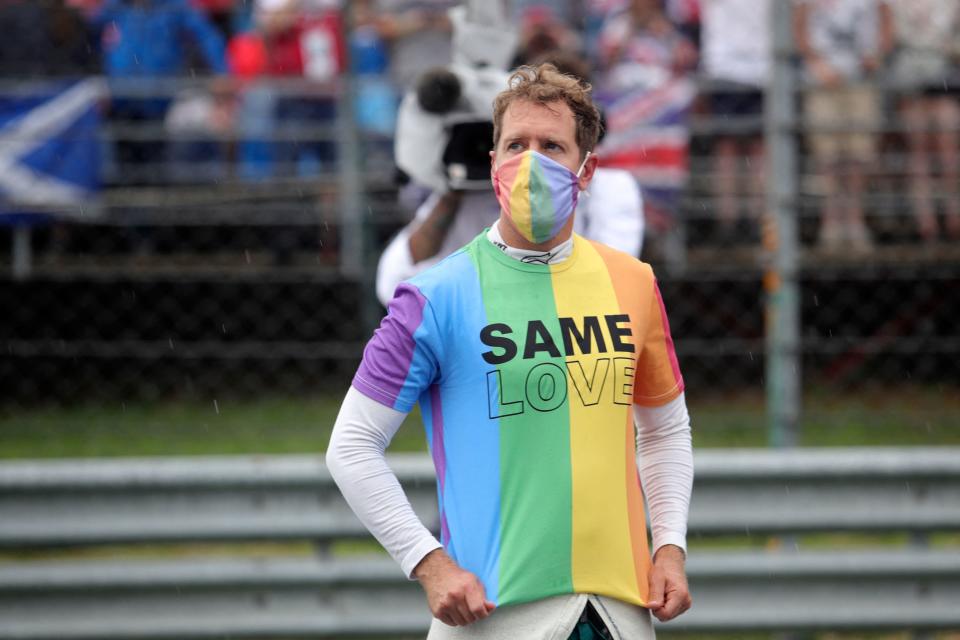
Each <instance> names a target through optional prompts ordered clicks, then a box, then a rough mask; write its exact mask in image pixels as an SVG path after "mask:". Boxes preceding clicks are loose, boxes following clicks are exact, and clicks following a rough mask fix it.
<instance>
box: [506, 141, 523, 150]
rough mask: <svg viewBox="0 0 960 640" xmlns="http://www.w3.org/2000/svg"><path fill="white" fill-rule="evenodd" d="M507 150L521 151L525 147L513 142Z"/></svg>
mask: <svg viewBox="0 0 960 640" xmlns="http://www.w3.org/2000/svg"><path fill="white" fill-rule="evenodd" d="M507 149H508V150H510V151H519V150H520V149H523V145H522V144H520V143H519V142H511V143H510V144H508V145H507Z"/></svg>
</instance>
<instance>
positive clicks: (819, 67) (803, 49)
mask: <svg viewBox="0 0 960 640" xmlns="http://www.w3.org/2000/svg"><path fill="white" fill-rule="evenodd" d="M795 32H796V41H797V48H798V50H799V52H800V55H801V56H802V58H803V63H804V68H805V70H806V74H807V79H808V81H809V82H810V84H811V86H810V88H809V89H808V90H807V92H806V96H805V100H804V116H805V121H806V125H807V127H808V128H809V129H810V130H811V134H810V136H809V143H810V147H811V150H812V152H813V156H814V162H815V164H816V166H817V168H818V173H819V174H820V176H821V178H822V180H823V182H824V189H825V202H824V206H823V217H822V221H821V224H820V240H819V242H820V245H821V246H822V247H823V248H824V249H827V250H846V249H853V250H855V251H869V250H870V249H871V248H872V246H873V243H872V239H871V237H870V232H869V230H868V229H867V226H866V223H865V222H864V207H863V194H864V189H865V187H866V177H867V169H868V166H869V164H870V162H871V161H872V159H873V158H874V156H875V154H876V142H877V135H876V133H877V129H878V128H879V127H880V126H881V124H882V115H881V108H880V96H879V94H878V91H877V88H876V87H875V86H874V85H873V80H874V79H875V76H876V74H877V72H878V71H880V68H881V64H882V61H883V59H884V57H885V55H886V53H887V52H888V51H889V50H890V47H891V44H892V32H891V21H890V12H889V8H888V7H887V5H886V4H885V3H881V2H880V1H879V0H799V1H798V3H797V5H796V15H795Z"/></svg>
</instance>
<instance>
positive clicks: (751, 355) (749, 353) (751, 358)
mask: <svg viewBox="0 0 960 640" xmlns="http://www.w3.org/2000/svg"><path fill="white" fill-rule="evenodd" d="M747 355H748V356H750V362H753V351H747Z"/></svg>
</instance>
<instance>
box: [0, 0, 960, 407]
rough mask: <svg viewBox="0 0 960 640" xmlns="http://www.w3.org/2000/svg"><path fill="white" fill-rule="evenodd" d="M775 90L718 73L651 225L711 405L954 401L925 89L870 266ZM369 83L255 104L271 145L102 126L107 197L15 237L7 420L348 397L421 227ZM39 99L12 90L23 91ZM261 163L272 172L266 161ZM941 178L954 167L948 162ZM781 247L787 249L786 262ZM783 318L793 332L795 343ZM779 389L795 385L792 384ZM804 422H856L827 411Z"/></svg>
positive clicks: (0, 344)
mask: <svg viewBox="0 0 960 640" xmlns="http://www.w3.org/2000/svg"><path fill="white" fill-rule="evenodd" d="M774 4H775V5H782V4H784V3H774ZM788 13H789V11H785V12H784V14H783V15H782V16H780V22H779V23H778V24H779V25H780V28H779V31H778V38H775V41H776V42H777V43H778V45H777V46H778V47H779V49H778V51H779V57H778V60H779V64H780V67H778V70H779V71H784V70H789V69H794V70H795V69H796V65H795V62H796V56H795V53H794V49H793V48H792V47H790V46H789V38H787V37H786V36H787V35H789V25H788V24H787V22H784V21H785V20H787V18H788V17H789V16H787V15H786V14H788ZM774 77H775V78H779V80H780V81H779V83H778V84H777V83H775V84H772V85H771V86H769V87H767V91H768V97H767V112H766V120H764V119H763V118H750V117H747V118H742V119H736V118H734V119H729V118H722V117H719V116H717V115H716V114H711V112H710V109H709V105H710V97H711V95H712V93H713V92H715V91H717V90H718V89H717V87H716V86H715V83H712V81H711V80H710V79H708V78H704V77H700V78H699V86H700V89H701V92H700V97H699V98H698V99H697V100H696V102H695V103H694V108H693V112H692V115H691V117H690V121H689V128H690V134H691V138H690V143H689V151H690V162H689V179H688V181H687V186H686V188H685V189H684V192H683V195H682V198H681V200H680V205H679V207H678V209H677V211H676V212H675V216H674V218H673V221H674V222H673V224H672V225H667V226H665V227H663V228H660V229H650V230H649V231H648V235H647V239H646V242H645V248H644V258H645V259H647V260H649V261H650V262H652V263H653V264H654V267H655V269H656V270H657V272H658V277H659V280H660V284H661V288H662V290H663V295H664V299H665V301H666V304H667V307H668V311H669V314H670V319H671V324H672V329H673V334H674V337H675V340H676V344H677V348H678V355H679V358H680V362H681V366H682V368H683V371H684V374H685V377H686V379H687V383H688V387H689V390H690V394H691V396H692V397H704V396H708V395H710V394H715V393H716V394H729V393H732V392H739V391H745V392H747V393H758V394H759V393H760V392H759V391H758V390H759V389H761V388H763V387H764V385H767V386H768V387H769V386H771V384H772V385H773V386H774V387H776V389H774V390H773V391H771V395H769V396H768V397H767V402H768V405H769V406H768V408H769V409H772V410H776V409H778V407H777V406H775V405H776V404H777V403H781V404H782V403H787V404H789V403H790V397H791V394H794V395H795V394H796V393H797V392H798V391H804V392H810V391H811V390H817V389H827V390H830V391H831V392H833V391H838V392H840V393H850V394H853V395H857V394H861V393H862V394H870V393H873V394H874V396H873V397H876V395H877V394H879V395H881V396H883V395H886V394H888V393H893V392H895V391H899V390H902V389H903V388H905V387H907V388H911V389H913V388H916V389H919V390H920V391H919V395H920V396H923V397H925V398H927V397H933V398H934V400H933V402H934V403H936V402H939V400H937V399H938V398H940V399H943V402H949V401H950V398H952V397H956V392H957V388H958V384H960V369H958V364H957V363H958V361H960V358H958V356H960V332H958V330H957V326H958V325H957V322H956V318H957V316H958V312H960V309H958V305H960V296H958V295H957V292H958V291H960V242H958V239H957V238H949V237H948V236H945V235H944V236H941V237H938V238H935V239H934V238H930V239H928V241H926V242H924V241H923V240H922V238H921V237H920V234H919V232H918V226H917V218H916V216H915V211H917V210H919V207H920V206H921V205H922V204H923V202H924V201H925V200H923V198H927V199H932V201H934V202H935V203H936V204H937V206H940V207H941V208H943V211H941V212H940V214H941V220H940V222H941V224H943V225H946V223H947V222H948V220H947V218H946V217H945V216H944V215H943V214H944V213H946V212H947V209H948V208H949V205H950V202H951V199H953V198H957V196H956V194H952V193H949V192H945V193H938V192H934V193H932V194H927V195H923V192H921V191H917V189H916V188H915V187H914V186H912V185H913V183H912V182H911V175H912V173H911V172H915V171H919V170H921V169H920V168H918V167H917V165H916V160H915V159H914V160H911V156H910V155H909V150H908V147H909V144H910V138H909V134H910V132H911V131H913V127H915V123H912V122H907V121H905V119H904V118H903V117H902V113H903V111H902V110H901V109H900V107H899V105H900V103H901V98H902V97H903V96H905V95H907V96H909V95H912V94H911V93H910V91H911V90H910V89H908V88H905V87H898V86H897V85H896V83H894V82H892V81H891V82H887V81H885V80H884V79H883V78H878V80H877V83H878V84H877V85H876V87H877V88H878V90H879V91H880V95H881V96H882V98H883V105H884V107H885V108H884V110H883V111H882V113H881V117H879V118H878V119H877V120H875V121H874V122H871V123H866V122H865V123H864V124H863V125H862V126H863V129H864V133H868V134H871V135H872V136H873V137H874V140H875V142H876V153H875V155H874V157H873V158H872V161H871V162H870V163H869V166H867V168H866V174H865V178H864V179H865V181H866V189H865V193H864V196H863V198H862V200H863V203H864V206H865V214H866V223H867V227H868V229H869V230H870V232H871V235H872V237H873V243H872V248H869V249H866V248H864V247H857V248H856V249H858V250H852V249H853V248H851V247H841V249H840V250H839V251H838V250H835V249H836V248H834V250H827V249H825V248H824V247H823V245H822V244H821V243H820V242H819V236H820V230H821V226H822V224H821V218H822V213H823V209H824V201H825V199H826V197H827V196H829V193H828V189H829V188H830V185H831V184H832V183H831V182H830V180H829V178H831V177H833V176H831V174H830V172H829V171H828V170H827V169H825V168H824V166H823V165H822V164H818V163H817V162H814V161H813V156H812V155H811V149H810V141H809V138H810V135H811V134H814V133H821V134H830V133H836V130H835V129H834V130H831V129H830V128H829V127H826V128H820V129H817V128H816V127H814V125H811V124H810V123H809V122H808V121H807V120H805V119H804V118H803V117H802V113H803V110H802V107H803V105H804V101H803V99H802V89H803V86H804V80H803V79H802V77H801V75H800V74H799V73H788V74H786V75H775V76H774ZM356 81H357V78H354V77H351V76H343V77H342V78H341V79H340V80H339V81H338V82H337V83H335V84H331V85H323V86H317V85H314V84H310V83H306V82H295V81H289V82H273V83H268V82H263V83H260V84H258V85H250V86H246V87H244V88H243V89H242V96H243V99H244V100H245V101H246V102H245V104H247V107H248V108H249V109H250V110H253V111H255V110H256V108H263V107H264V104H267V103H269V104H272V105H273V108H274V109H279V110H280V111H278V113H279V112H281V111H282V112H283V113H284V114H285V115H284V117H282V118H281V119H280V120H279V121H277V126H275V127H273V128H272V129H269V130H267V129H263V130H258V129H256V128H255V127H254V128H251V127H249V126H247V127H243V126H237V127H236V128H233V129H231V130H224V131H211V130H203V129H201V130H198V129H196V127H195V126H194V125H191V124H190V123H189V118H186V117H184V120H185V122H186V124H184V123H180V124H177V123H176V122H173V121H172V120H171V118H167V119H166V120H165V121H155V122H146V123H145V122H139V121H133V120H129V119H124V118H123V117H122V115H123V114H122V113H121V114H119V115H118V114H117V113H116V112H115V113H114V116H113V117H111V118H105V119H104V121H103V122H102V124H101V125H100V127H99V129H98V132H97V135H96V137H97V141H98V145H99V149H100V152H101V154H102V158H103V160H102V172H101V176H100V177H101V179H102V180H103V181H104V183H105V185H106V188H105V189H104V190H103V191H102V192H101V193H100V195H99V196H98V197H97V198H95V199H92V200H90V201H89V202H84V203H83V204H82V205H81V204H79V203H78V204H76V205H74V206H63V205H57V206H49V205H47V206H41V205H38V204H36V203H32V204H31V205H30V207H26V208H27V209H30V211H31V212H32V213H31V214H30V215H18V216H12V217H11V216H6V217H4V218H3V219H4V221H5V224H4V225H3V226H0V269H2V273H0V308H2V309H4V312H3V314H2V318H0V353H2V355H0V389H3V392H2V396H0V398H2V402H0V405H2V409H0V410H2V411H4V412H16V411H18V410H20V409H22V408H24V407H29V406H35V405H37V404H48V403H54V404H58V403H73V402H77V401H81V400H82V401H109V400H113V399H117V398H124V399H135V398H168V397H184V396H186V397H204V396H205V395H206V394H210V393H216V394H218V395H220V396H223V395H229V394H231V393H233V394H242V395H247V394H250V393H257V392H272V391H282V392H293V393H304V392H308V393H313V392H315V391H316V390H317V389H320V388H323V389H341V388H342V386H341V385H345V384H346V381H347V380H348V379H349V376H350V374H351V373H352V371H353V369H354V368H355V366H356V364H357V362H358V359H359V355H360V352H361V349H362V346H363V343H364V342H365V340H366V338H367V336H368V335H369V333H370V331H371V330H372V328H373V327H374V326H375V324H376V322H377V321H378V319H379V316H380V315H381V314H382V308H381V307H379V305H378V304H377V303H376V301H375V298H374V295H373V288H372V280H373V272H374V268H375V264H376V259H377V256H378V254H379V251H380V250H381V249H382V248H383V246H384V245H385V243H386V242H387V240H388V239H389V238H390V237H391V235H392V234H393V233H394V232H395V231H396V230H397V229H398V228H399V227H400V226H401V225H402V224H403V223H404V222H405V221H406V220H408V219H409V218H410V216H411V214H412V212H411V209H410V207H409V206H408V205H406V204H404V202H403V201H402V199H401V198H400V197H399V195H398V186H397V183H396V181H395V176H394V168H393V164H392V151H391V142H390V140H389V139H388V138H385V137H383V136H380V135H378V134H372V133H366V132H364V131H363V130H362V129H360V128H359V127H358V126H357V122H356V119H355V109H354V107H355V104H356V103H355V102H354V99H355V98H354V93H355V91H354V88H355V85H356ZM32 86H33V85H31V86H27V85H26V84H25V83H24V82H21V81H12V80H8V81H6V82H5V83H4V85H3V89H4V92H5V93H7V94H8V95H9V94H11V93H21V94H22V93H26V92H29V91H31V90H32ZM104 91H105V92H110V95H112V98H113V99H114V101H116V100H117V99H118V98H121V97H123V96H127V97H130V95H131V92H140V95H139V97H140V98H143V97H144V92H147V94H148V95H150V96H157V97H161V98H163V97H166V98H167V99H169V100H171V101H172V103H173V104H174V105H179V106H180V107H182V108H183V109H184V110H187V108H188V107H189V106H190V105H189V102H190V100H196V101H199V102H198V104H200V103H202V104H206V105H207V106H208V107H210V106H211V105H212V107H213V108H215V107H216V103H217V101H218V100H235V99H237V94H236V92H237V91H238V89H237V88H236V87H233V88H228V89H224V88H223V87H222V86H218V85H216V84H213V85H211V84H209V83H208V82H206V81H204V80H196V79H194V80H171V81H169V82H162V83H155V84H152V85H150V86H149V87H147V88H146V89H145V88H144V86H143V85H142V84H137V85H123V84H117V83H113V84H111V85H109V86H104ZM776 92H779V93H776ZM105 95H106V94H105ZM944 95H945V96H948V97H951V99H956V97H955V94H953V93H950V92H945V93H944ZM777 96H779V97H777ZM191 126H194V128H193V129H191ZM178 127H179V128H178ZM743 134H749V135H753V136H757V137H758V136H760V135H761V134H765V136H766V146H767V150H766V151H767V158H768V161H769V162H770V163H771V164H770V165H769V167H770V168H769V170H768V171H767V174H766V176H765V178H764V179H763V180H762V181H760V180H751V179H750V178H751V177H755V176H756V175H757V173H758V171H759V170H758V168H757V167H756V166H754V165H752V164H751V163H752V162H756V159H751V158H750V157H749V156H744V155H741V156H739V159H738V160H737V162H736V166H737V167H739V170H740V174H741V178H742V179H743V186H742V187H741V190H740V192H738V194H737V195H736V196H735V197H736V200H735V202H736V205H737V207H739V208H741V209H743V212H744V215H743V219H742V220H741V221H740V222H738V223H737V226H735V227H731V228H732V229H733V230H734V231H733V233H734V235H733V236H731V234H730V229H724V228H722V225H721V224H720V221H719V219H718V213H717V211H718V206H719V204H720V200H721V198H722V197H723V194H722V193H720V192H719V191H718V186H717V185H718V184H719V182H718V180H717V174H718V172H722V171H729V167H727V168H723V167H718V157H719V154H718V148H719V145H720V144H721V142H722V140H723V139H725V138H728V137H730V136H738V135H743ZM151 145H152V146H151ZM258 145H259V147H258ZM264 149H267V150H268V151H269V152H270V154H272V155H271V160H270V161H269V162H266V161H263V160H262V157H260V159H259V160H258V157H259V156H258V155H257V154H258V152H263V151H264ZM258 150H259V151H258ZM952 153H953V154H954V155H956V154H957V153H958V150H957V149H953V150H952ZM137 154H139V156H138V155H137ZM131 158H134V159H131ZM928 160H929V161H930V162H932V163H934V164H936V163H938V162H940V161H942V157H941V156H939V155H936V152H935V151H934V150H931V151H930V155H929V157H928ZM258 162H259V163H260V164H258ZM938 184H943V183H938ZM764 185H766V190H764V189H763V186H764ZM778 185H779V186H778ZM23 204H24V203H22V202H12V203H6V204H4V209H5V210H7V211H13V210H16V211H20V210H22V209H24V207H23V206H22V205H23ZM37 211H43V212H46V213H48V214H51V215H49V216H44V217H41V216H37V215H35V213H36V212H37ZM787 223H789V224H787ZM784 225H786V226H784ZM777 230H779V233H778V234H777V233H775V231H777ZM771 235H775V236H776V237H777V238H778V240H779V242H778V243H770V242H769V241H768V242H766V243H765V242H764V239H765V238H768V237H769V236H771ZM848 249H850V250H848ZM778 283H779V286H780V287H781V289H776V285H777V284H778ZM771 287H774V288H771ZM784 287H785V288H784ZM790 287H793V288H790ZM777 291H788V292H789V291H792V292H793V293H791V294H790V295H792V296H793V298H794V302H795V306H794V307H789V306H788V307H787V308H783V307H781V306H777V305H779V304H780V302H777V300H776V292H777ZM776 309H780V310H781V311H782V312H783V313H782V315H781V316H780V317H781V318H784V317H785V318H786V319H787V324H786V325H784V326H779V328H777V327H778V325H777V324H776V323H775V322H774V316H775V315H776V314H775V310H776ZM794 309H795V310H794ZM791 318H792V320H791ZM791 323H792V324H791ZM791 327H792V328H791ZM778 332H779V333H778ZM783 332H786V333H783ZM777 355H779V356H780V357H779V358H774V357H773V356H777ZM771 363H772V364H771ZM795 374H796V382H791V380H792V379H793V376H794V375H795ZM781 375H786V379H787V382H785V383H784V384H785V385H786V386H782V387H777V384H779V383H777V382H776V381H777V380H779V378H778V376H781ZM801 383H802V387H801V386H800V384H801ZM791 385H793V386H792V387H791ZM791 388H792V391H791ZM928 391H929V392H930V393H929V394H928V393H927V392H928ZM864 397H868V396H864ZM912 397H915V396H912ZM915 408H916V409H917V410H918V411H919V410H922V409H923V407H922V406H919V405H918V406H917V407H915ZM779 409H781V410H782V409H783V407H782V406H780V407H779ZM804 410H805V411H806V412H807V414H808V415H809V414H810V413H811V412H812V413H818V412H819V414H820V415H821V416H822V417H825V418H826V419H827V420H831V419H836V420H841V419H843V414H842V413H841V412H837V413H836V415H833V414H831V413H830V411H831V409H830V407H829V406H818V405H811V404H810V403H809V402H808V405H807V406H806V407H804ZM773 413H776V411H774V412H773ZM781 413H782V411H781ZM789 413H790V412H789V411H787V414H789ZM786 419H787V421H790V420H795V419H796V416H795V415H794V416H793V417H792V418H791V417H790V416H789V415H787V417H786Z"/></svg>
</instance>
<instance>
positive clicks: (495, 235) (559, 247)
mask: <svg viewBox="0 0 960 640" xmlns="http://www.w3.org/2000/svg"><path fill="white" fill-rule="evenodd" d="M507 226H509V225H508V224H504V223H503V221H501V220H497V221H496V222H495V223H493V226H492V227H490V230H489V231H487V240H489V241H490V242H491V243H492V244H493V245H494V246H495V247H497V248H498V249H500V250H501V251H503V252H504V253H505V254H507V255H508V256H510V257H511V258H513V259H514V260H519V261H520V262H526V263H528V264H557V263H560V262H563V261H564V260H566V259H567V258H569V257H570V256H571V254H573V237H572V236H571V235H569V234H568V237H567V239H566V240H562V241H560V243H559V244H557V243H551V244H552V246H551V248H549V249H539V248H537V249H523V248H520V247H515V246H512V245H511V244H510V243H509V242H508V241H507V240H506V239H505V238H504V236H503V235H502V233H501V232H502V231H503V229H504V227H507ZM544 244H546V243H544ZM527 245H528V246H536V247H540V246H543V245H531V243H529V242H528V243H527Z"/></svg>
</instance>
